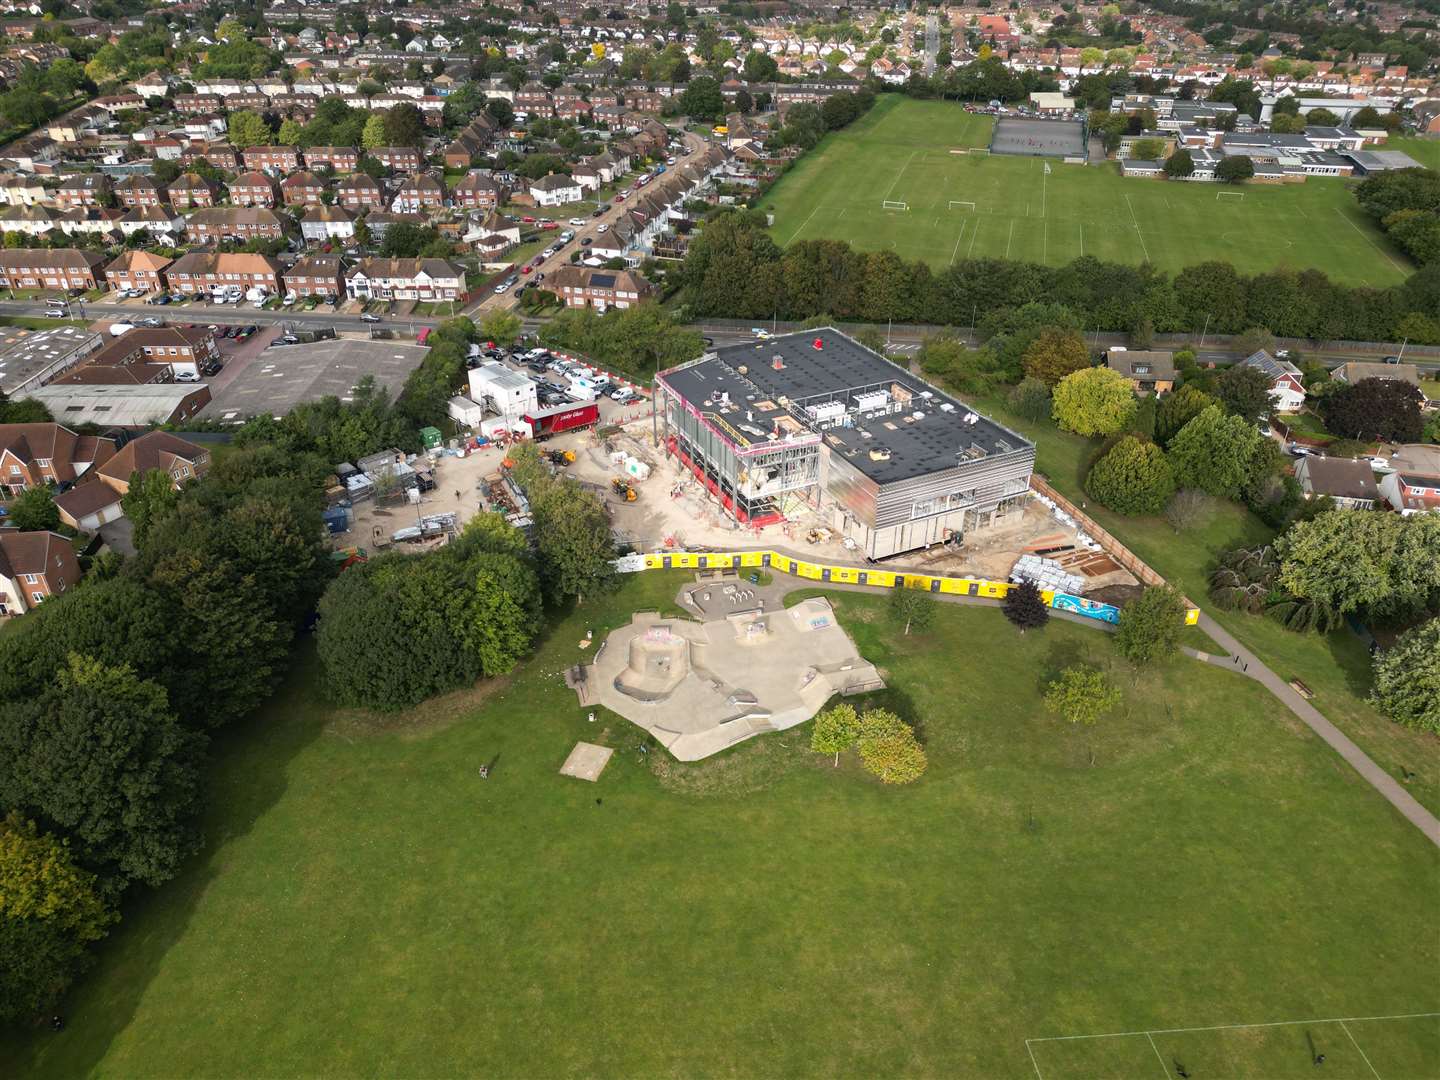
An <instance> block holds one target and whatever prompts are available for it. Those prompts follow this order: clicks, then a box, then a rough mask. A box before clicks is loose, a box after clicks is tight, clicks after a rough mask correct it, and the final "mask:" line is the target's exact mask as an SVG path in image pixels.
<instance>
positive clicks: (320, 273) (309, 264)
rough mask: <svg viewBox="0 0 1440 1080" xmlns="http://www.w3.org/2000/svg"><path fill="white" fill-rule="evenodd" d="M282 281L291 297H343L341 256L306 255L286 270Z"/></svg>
mask: <svg viewBox="0 0 1440 1080" xmlns="http://www.w3.org/2000/svg"><path fill="white" fill-rule="evenodd" d="M281 280H282V281H283V282H284V284H285V292H286V294H287V295H291V296H322V297H323V296H342V295H344V292H345V285H344V282H343V281H342V280H341V276H340V256H339V255H306V256H304V257H303V258H300V259H297V260H296V261H295V265H294V266H292V267H290V269H289V270H286V271H285V273H284V274H283V275H282V277H281Z"/></svg>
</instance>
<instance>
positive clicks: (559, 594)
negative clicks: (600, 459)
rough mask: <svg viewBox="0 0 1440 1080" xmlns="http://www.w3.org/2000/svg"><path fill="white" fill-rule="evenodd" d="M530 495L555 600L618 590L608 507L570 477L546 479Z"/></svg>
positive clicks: (544, 570)
mask: <svg viewBox="0 0 1440 1080" xmlns="http://www.w3.org/2000/svg"><path fill="white" fill-rule="evenodd" d="M526 494H527V495H528V496H529V497H530V507H531V510H532V512H533V514H534V518H535V537H536V544H535V546H536V551H537V553H538V555H539V562H540V569H541V580H542V581H543V582H544V585H545V591H546V593H547V595H548V596H549V597H550V599H551V600H552V601H555V602H558V601H560V600H563V599H565V598H567V597H571V596H573V597H577V598H583V597H585V596H586V595H593V594H595V593H603V592H607V591H609V590H610V589H611V588H613V587H614V586H615V583H616V576H615V567H614V566H613V564H612V560H613V559H614V558H615V540H614V538H613V537H612V536H611V533H610V520H609V517H608V516H607V515H606V513H605V507H604V504H602V503H601V502H600V500H599V499H597V498H596V497H595V495H594V494H592V493H591V492H589V491H586V490H585V489H584V488H582V487H581V486H580V485H579V484H577V483H575V482H574V481H573V480H570V479H569V478H567V477H559V478H555V479H549V480H542V481H540V482H538V483H536V484H533V485H531V486H530V488H529V489H527V491H526Z"/></svg>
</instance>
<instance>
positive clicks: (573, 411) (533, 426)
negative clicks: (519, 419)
mask: <svg viewBox="0 0 1440 1080" xmlns="http://www.w3.org/2000/svg"><path fill="white" fill-rule="evenodd" d="M523 419H524V421H525V422H526V423H527V424H529V425H530V437H531V438H532V439H548V438H549V437H550V436H551V435H559V434H560V433H561V432H562V431H574V430H575V429H576V428H585V427H594V426H595V425H596V424H598V423H599V422H600V406H599V405H598V404H596V403H595V402H593V401H587V402H582V403H580V404H576V405H556V406H554V407H553V408H549V409H536V410H535V411H534V412H528V413H526V414H525V415H524V417H523Z"/></svg>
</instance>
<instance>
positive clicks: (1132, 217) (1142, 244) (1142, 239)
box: [1125, 195, 1353, 262]
mask: <svg viewBox="0 0 1440 1080" xmlns="http://www.w3.org/2000/svg"><path fill="white" fill-rule="evenodd" d="M1125 205H1126V206H1128V207H1130V220H1131V221H1133V222H1134V223H1135V235H1136V236H1138V237H1140V250H1141V251H1143V252H1145V261H1146V262H1149V261H1150V245H1148V244H1147V243H1145V233H1144V231H1143V230H1142V229H1141V228H1140V219H1139V218H1137V217H1136V216H1135V207H1134V205H1133V204H1132V203H1131V202H1130V196H1129V195H1126V196H1125ZM1352 224H1353V222H1352Z"/></svg>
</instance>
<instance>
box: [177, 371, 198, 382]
mask: <svg viewBox="0 0 1440 1080" xmlns="http://www.w3.org/2000/svg"><path fill="white" fill-rule="evenodd" d="M199 379H200V376H199V375H195V374H192V373H191V372H189V371H177V372H176V373H175V381H176V382H198V381H199Z"/></svg>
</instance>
